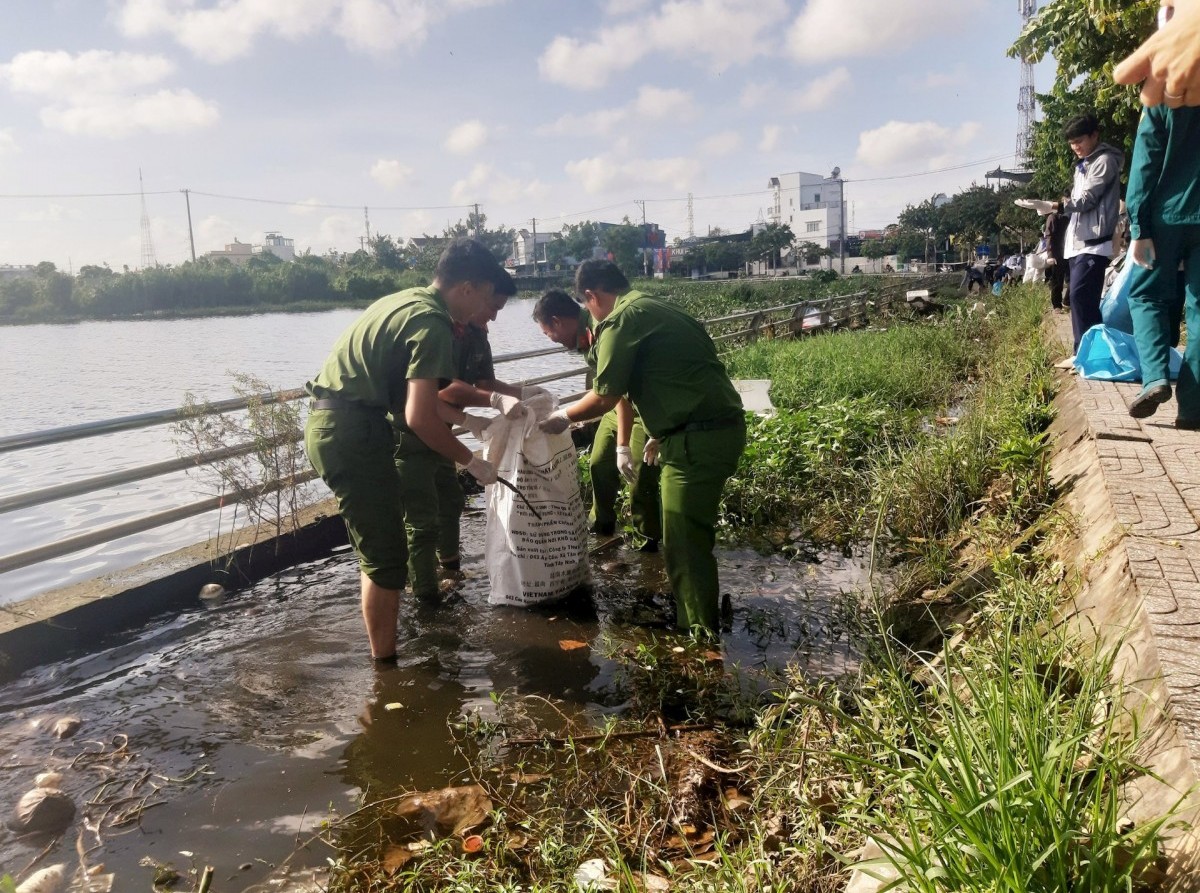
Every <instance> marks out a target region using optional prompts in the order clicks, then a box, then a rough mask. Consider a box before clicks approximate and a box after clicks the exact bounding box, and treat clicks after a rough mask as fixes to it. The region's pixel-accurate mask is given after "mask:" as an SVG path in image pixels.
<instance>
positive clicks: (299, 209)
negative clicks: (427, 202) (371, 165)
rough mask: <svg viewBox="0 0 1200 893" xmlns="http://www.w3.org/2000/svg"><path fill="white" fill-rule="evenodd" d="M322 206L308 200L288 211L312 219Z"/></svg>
mask: <svg viewBox="0 0 1200 893" xmlns="http://www.w3.org/2000/svg"><path fill="white" fill-rule="evenodd" d="M383 163H384V162H383V160H382V159H381V160H380V161H377V162H376V165H377V166H378V165H380V164H383ZM397 163H398V162H397ZM372 175H374V171H372ZM321 204H322V202H321V201H320V200H319V199H315V198H306V199H304V200H303V201H299V202H295V203H293V204H291V205H288V211H289V212H291V213H292V214H295V215H296V216H297V217H311V216H312V215H313V214H315V213H316V212H317V211H318V210H320V208H319V207H318V206H319V205H321Z"/></svg>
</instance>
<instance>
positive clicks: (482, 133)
mask: <svg viewBox="0 0 1200 893" xmlns="http://www.w3.org/2000/svg"><path fill="white" fill-rule="evenodd" d="M487 138H488V129H487V126H486V125H485V124H484V123H483V122H482V121H480V120H478V119H473V120H471V121H463V122H462V123H461V124H459V125H457V126H456V127H454V128H453V129H452V130H451V131H450V132H449V133H448V134H447V135H446V142H445V144H444V145H445V147H446V151H447V152H451V153H453V154H455V155H470V154H472V153H473V152H475V151H477V150H478V149H479V148H480V147H482V146H483V144H484V143H485V142H487Z"/></svg>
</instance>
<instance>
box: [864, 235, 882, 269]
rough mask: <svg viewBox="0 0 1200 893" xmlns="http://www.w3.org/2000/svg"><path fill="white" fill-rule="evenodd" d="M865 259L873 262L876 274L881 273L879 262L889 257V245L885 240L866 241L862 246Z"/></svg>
mask: <svg viewBox="0 0 1200 893" xmlns="http://www.w3.org/2000/svg"><path fill="white" fill-rule="evenodd" d="M862 252H863V257H865V258H866V259H867V260H869V261H871V266H872V268H873V269H874V270H875V272H876V273H878V272H879V266H880V265H879V261H881V260H883V258H885V257H887V253H888V250H887V245H885V244H884V241H883V239H865V240H864V241H863V245H862Z"/></svg>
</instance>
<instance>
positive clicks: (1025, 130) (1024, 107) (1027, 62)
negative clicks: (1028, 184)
mask: <svg viewBox="0 0 1200 893" xmlns="http://www.w3.org/2000/svg"><path fill="white" fill-rule="evenodd" d="M1017 11H1018V12H1020V13H1021V30H1022V31H1024V30H1025V28H1026V27H1028V25H1029V23H1030V22H1031V21H1032V20H1033V17H1034V16H1035V15H1037V0H1017ZM1036 115H1037V95H1036V94H1035V93H1034V90H1033V61H1032V60H1031V59H1022V60H1021V92H1020V94H1019V95H1018V98H1017V116H1018V121H1017V164H1018V165H1019V166H1020V167H1022V168H1027V167H1028V166H1029V151H1030V149H1032V148H1033V123H1034V119H1035V117H1036Z"/></svg>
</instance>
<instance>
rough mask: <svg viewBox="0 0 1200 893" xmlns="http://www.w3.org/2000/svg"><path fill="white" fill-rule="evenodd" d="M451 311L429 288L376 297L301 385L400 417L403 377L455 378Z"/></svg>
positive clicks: (404, 393)
mask: <svg viewBox="0 0 1200 893" xmlns="http://www.w3.org/2000/svg"><path fill="white" fill-rule="evenodd" d="M453 340H454V339H453V334H452V329H451V322H450V313H449V311H448V310H447V309H446V304H445V302H444V301H443V300H442V296H441V295H440V294H438V292H437V291H436V290H435V289H433V288H410V289H407V290H406V291H402V292H397V293H396V294H393V295H387V296H386V297H383V298H380V299H379V300H378V301H376V302H375V303H374V304H372V305H371V306H370V307H368V308H367V309H366V310H364V311H363V314H362V316H360V317H359V318H358V319H356V320H355V321H354V322H353V323H352V324H351V325H350V327H349V328H348V329H346V331H344V332H342V334H341V336H340V337H339V338H338V340H337V343H335V344H334V346H333V351H332V352H331V353H330V354H329V358H328V359H327V360H325V365H324V366H322V367H321V371H320V372H318V373H317V377H316V378H314V379H313V380H312V381H310V382H309V383H308V384H307V385H306V386H305V389H306V390H307V391H308V392H309V393H310V394H312V395H313V396H314V397H318V398H320V397H339V398H341V399H343V400H353V401H354V402H356V403H360V404H362V405H363V406H366V407H370V408H374V409H379V410H381V411H389V410H390V411H394V412H395V413H396V414H398V415H401V416H403V414H404V403H405V398H406V397H407V393H408V380H409V379H410V378H412V379H423V378H435V379H439V380H446V381H448V380H449V379H451V378H453V377H454V363H453V359H454V345H453Z"/></svg>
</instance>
